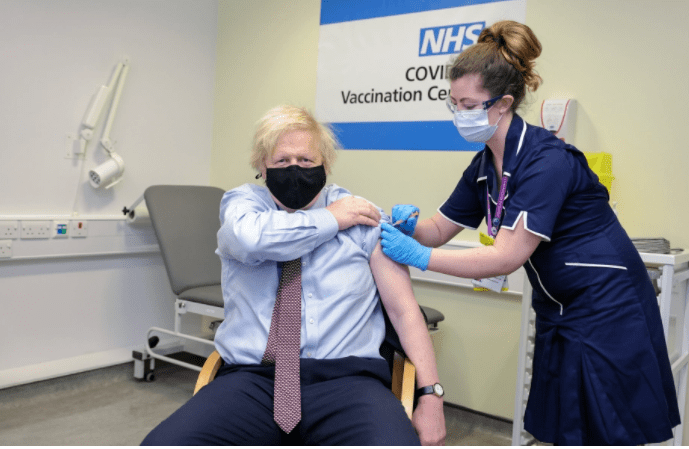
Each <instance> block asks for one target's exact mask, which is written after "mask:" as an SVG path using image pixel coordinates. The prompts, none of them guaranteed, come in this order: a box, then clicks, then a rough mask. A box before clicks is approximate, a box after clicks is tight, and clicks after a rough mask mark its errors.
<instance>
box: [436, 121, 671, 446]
mask: <svg viewBox="0 0 689 449" xmlns="http://www.w3.org/2000/svg"><path fill="white" fill-rule="evenodd" d="M503 174H504V176H507V177H508V182H507V195H506V199H505V204H504V206H503V214H502V216H503V219H502V224H501V226H502V227H504V228H508V229H514V227H515V226H516V224H517V223H518V221H519V220H520V219H521V220H523V222H524V227H525V228H526V229H527V230H528V231H530V232H532V233H534V234H536V235H538V236H540V237H541V239H542V241H541V243H540V244H539V245H538V247H537V248H536V250H535V251H534V253H533V254H532V256H531V257H530V258H529V260H528V261H527V262H526V264H525V265H524V268H525V269H526V272H527V275H528V277H529V280H530V282H531V285H532V286H533V303H532V304H533V308H534V310H535V312H536V345H535V349H534V351H535V353H534V360H533V379H532V381H531V392H530V394H529V400H528V403H527V408H526V414H525V416H524V427H525V429H526V430H527V431H528V432H530V433H531V434H532V435H533V436H534V437H536V438H537V439H538V440H540V441H543V442H550V443H555V444H560V445H587V444H614V445H635V444H646V443H655V442H661V441H665V440H668V439H670V438H672V428H673V427H674V426H676V425H677V424H679V422H680V416H679V409H678V406H677V396H676V393H675V384H674V380H673V377H672V371H671V368H670V362H669V358H668V353H667V347H666V344H665V337H664V334H663V327H662V324H661V319H660V311H659V308H658V304H657V301H656V296H655V292H654V289H653V286H652V284H651V281H650V279H649V276H648V273H647V271H646V268H645V266H644V264H643V262H642V260H641V257H640V256H639V253H638V252H637V251H636V249H635V248H634V245H633V244H632V242H631V240H630V239H629V237H628V236H627V234H626V232H625V231H624V229H623V228H622V226H621V225H620V223H619V221H618V220H617V217H616V216H615V214H614V213H613V211H612V209H611V208H610V206H609V205H608V201H609V196H608V191H607V189H606V188H605V187H604V186H603V185H602V184H600V183H599V182H598V177H597V176H596V175H595V173H593V172H592V171H591V170H590V169H589V167H588V164H587V162H586V158H585V156H584V155H583V153H581V152H580V151H579V150H577V149H576V148H575V147H573V146H571V145H568V144H565V143H564V142H562V141H561V140H559V139H557V138H556V137H554V136H553V135H552V134H551V133H550V132H548V131H546V130H545V129H542V128H539V127H535V126H531V125H528V124H527V123H526V122H525V121H524V120H522V118H521V117H519V116H518V115H516V114H515V115H514V118H513V120H512V123H511V124H510V128H509V130H508V133H507V138H506V142H505V154H504V158H503ZM499 186H500V179H498V177H496V173H495V168H494V165H493V164H492V157H491V153H490V149H489V148H488V147H486V148H484V149H483V150H482V151H480V152H479V153H478V154H477V155H476V157H474V159H473V161H472V162H471V164H470V165H469V167H468V168H467V169H466V171H465V172H464V174H463V176H462V178H461V179H460V181H459V183H458V184H457V187H456V188H455V190H454V192H453V193H452V195H451V196H450V198H449V199H448V200H447V201H446V202H445V203H444V204H443V205H442V206H441V207H440V209H439V212H440V213H441V214H442V215H443V216H445V218H447V219H448V220H450V221H452V222H454V223H456V224H458V225H460V226H462V227H465V228H469V229H476V228H477V227H478V226H479V225H480V224H481V222H482V220H483V218H484V217H485V216H486V207H488V206H487V198H486V195H487V194H490V207H491V213H492V216H493V217H495V210H494V209H495V207H496V203H497V197H498V189H499Z"/></svg>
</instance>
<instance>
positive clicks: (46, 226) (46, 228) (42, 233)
mask: <svg viewBox="0 0 689 449" xmlns="http://www.w3.org/2000/svg"><path fill="white" fill-rule="evenodd" d="M21 230H22V231H21V237H22V238H23V239H49V238H50V222H49V221H22V226H21Z"/></svg>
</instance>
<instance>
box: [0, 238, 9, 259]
mask: <svg viewBox="0 0 689 449" xmlns="http://www.w3.org/2000/svg"><path fill="white" fill-rule="evenodd" d="M10 257H12V240H0V259H9V258H10Z"/></svg>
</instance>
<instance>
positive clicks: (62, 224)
mask: <svg viewBox="0 0 689 449" xmlns="http://www.w3.org/2000/svg"><path fill="white" fill-rule="evenodd" d="M52 229H53V231H52V232H53V238H54V239H66V238H67V237H69V221H59V220H55V221H53V226H52Z"/></svg>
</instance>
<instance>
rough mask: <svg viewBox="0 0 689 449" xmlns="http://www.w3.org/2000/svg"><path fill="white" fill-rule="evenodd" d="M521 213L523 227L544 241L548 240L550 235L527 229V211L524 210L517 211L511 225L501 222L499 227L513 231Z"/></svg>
mask: <svg viewBox="0 0 689 449" xmlns="http://www.w3.org/2000/svg"><path fill="white" fill-rule="evenodd" d="M522 215H523V216H524V229H526V230H527V231H529V232H530V233H532V234H533V235H535V236H537V237H540V238H542V239H543V240H545V241H546V242H550V237H548V236H547V235H543V234H539V233H538V232H536V231H534V230H531V229H529V226H528V224H527V218H528V216H529V213H528V212H527V211H525V210H523V211H521V212H519V215H517V218H516V220H514V223H512V226H507V225H504V224H503V225H502V226H501V228H505V229H509V230H510V231H514V228H515V227H517V223H519V220H521V218H522Z"/></svg>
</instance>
